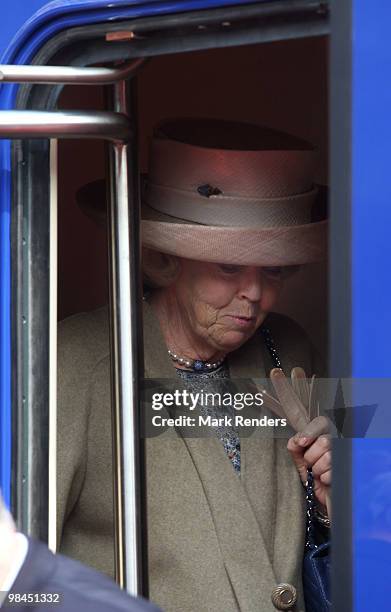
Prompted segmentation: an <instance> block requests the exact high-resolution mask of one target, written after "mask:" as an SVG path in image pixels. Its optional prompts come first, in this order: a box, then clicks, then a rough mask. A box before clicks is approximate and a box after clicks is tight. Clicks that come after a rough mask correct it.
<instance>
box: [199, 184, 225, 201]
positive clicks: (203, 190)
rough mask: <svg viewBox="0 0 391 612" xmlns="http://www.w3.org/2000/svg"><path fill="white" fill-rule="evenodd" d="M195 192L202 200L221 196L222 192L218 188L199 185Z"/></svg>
mask: <svg viewBox="0 0 391 612" xmlns="http://www.w3.org/2000/svg"><path fill="white" fill-rule="evenodd" d="M197 191H198V193H199V194H200V195H202V196H204V198H210V197H211V196H217V195H221V194H222V193H223V192H222V191H221V189H219V188H218V187H212V185H200V186H199V187H197Z"/></svg>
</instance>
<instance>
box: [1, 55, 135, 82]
mask: <svg viewBox="0 0 391 612" xmlns="http://www.w3.org/2000/svg"><path fill="white" fill-rule="evenodd" d="M145 61H146V60H145V59H144V58H142V57H141V58H138V59H136V60H133V61H132V62H130V63H129V62H126V63H125V64H122V65H121V66H119V67H118V68H99V67H92V68H90V67H76V66H22V65H21V66H18V65H7V64H0V84H1V83H35V84H37V85H38V84H40V85H44V84H50V83H51V84H57V85H108V84H110V83H116V82H117V81H123V80H126V79H129V78H130V77H132V76H133V75H134V73H135V72H136V71H137V70H138V69H139V68H140V66H141V65H142V64H144V62H145Z"/></svg>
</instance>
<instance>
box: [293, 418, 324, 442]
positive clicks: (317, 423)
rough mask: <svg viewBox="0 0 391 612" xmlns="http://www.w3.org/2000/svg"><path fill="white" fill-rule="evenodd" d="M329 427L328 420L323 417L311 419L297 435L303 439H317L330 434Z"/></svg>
mask: <svg viewBox="0 0 391 612" xmlns="http://www.w3.org/2000/svg"><path fill="white" fill-rule="evenodd" d="M330 425H331V424H330V421H329V419H328V418H326V417H325V416H318V417H316V418H315V419H312V421H310V422H309V423H308V425H306V426H305V427H304V429H303V430H302V431H300V432H299V434H298V435H300V436H301V437H303V438H318V437H319V436H321V435H322V434H327V433H329V432H330Z"/></svg>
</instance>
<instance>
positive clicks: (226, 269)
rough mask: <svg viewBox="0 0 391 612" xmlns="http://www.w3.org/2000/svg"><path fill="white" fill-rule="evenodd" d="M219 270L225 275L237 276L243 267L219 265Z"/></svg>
mask: <svg viewBox="0 0 391 612" xmlns="http://www.w3.org/2000/svg"><path fill="white" fill-rule="evenodd" d="M219 268H220V270H221V271H222V272H224V273H225V274H236V272H240V270H241V266H233V265H230V264H219Z"/></svg>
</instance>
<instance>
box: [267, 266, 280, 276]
mask: <svg viewBox="0 0 391 612" xmlns="http://www.w3.org/2000/svg"><path fill="white" fill-rule="evenodd" d="M262 269H263V271H264V273H265V274H267V275H268V276H272V277H273V278H279V277H280V276H281V274H282V268H281V266H274V267H273V266H270V267H267V268H262Z"/></svg>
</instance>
